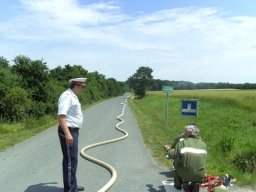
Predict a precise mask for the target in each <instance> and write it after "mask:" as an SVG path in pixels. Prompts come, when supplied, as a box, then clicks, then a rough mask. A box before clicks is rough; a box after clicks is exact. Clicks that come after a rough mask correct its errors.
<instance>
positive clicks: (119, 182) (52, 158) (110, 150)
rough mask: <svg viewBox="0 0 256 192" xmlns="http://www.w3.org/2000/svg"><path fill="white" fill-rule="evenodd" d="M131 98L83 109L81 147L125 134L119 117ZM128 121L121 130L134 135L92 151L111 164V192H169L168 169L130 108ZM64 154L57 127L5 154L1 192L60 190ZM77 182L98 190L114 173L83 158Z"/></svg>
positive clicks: (1, 161) (0, 163) (90, 190)
mask: <svg viewBox="0 0 256 192" xmlns="http://www.w3.org/2000/svg"><path fill="white" fill-rule="evenodd" d="M125 99H126V96H121V97H117V98H114V99H110V100H107V101H105V102H103V103H100V104H97V105H95V106H93V107H90V108H88V109H87V110H85V111H84V117H85V121H84V127H83V129H82V130H81V131H80V140H79V142H80V143H79V148H80V149H82V148H83V147H84V146H87V145H89V144H93V143H97V142H101V141H105V140H109V139H113V138H117V137H120V136H123V133H121V132H119V131H117V130H116V129H115V125H116V124H117V123H118V122H119V121H118V120H117V119H116V117H117V116H118V115H120V114H121V112H122V105H121V104H120V103H121V102H123V101H125ZM122 119H123V120H124V123H123V124H122V125H120V126H119V127H120V128H122V129H124V130H125V131H127V132H128V134H129V136H128V137H127V138H126V139H125V140H121V141H119V142H115V143H111V144H107V145H103V146H99V147H96V148H93V149H90V150H88V151H87V153H88V154H89V155H91V156H93V157H95V158H98V159H100V160H102V161H104V162H106V163H108V164H110V165H111V166H113V167H114V168H115V170H116V172H117V179H116V181H115V183H114V184H113V185H112V187H111V188H110V189H109V191H111V192H131V191H134V192H143V191H145V192H164V191H165V190H164V187H163V185H162V180H166V179H167V174H168V173H169V172H168V169H167V168H164V167H159V166H158V165H157V164H156V163H155V162H154V160H153V158H152V157H151V156H150V153H149V151H148V150H147V149H146V147H145V146H144V144H143V141H142V139H141V133H140V131H139V129H138V127H137V124H136V121H135V118H134V116H133V114H132V112H131V111H130V109H129V106H128V105H126V107H125V110H124V115H123V116H122ZM61 160H62V157H61V151H60V146H59V141H58V137H57V126H54V127H52V128H49V129H48V130H46V131H44V132H43V133H41V134H39V135H37V136H34V137H32V138H31V139H28V140H26V141H24V142H22V143H20V144H18V145H16V146H14V147H13V148H11V149H9V150H7V151H5V152H2V153H0V173H1V174H0V186H1V190H0V191H5V192H23V191H24V192H61V191H62V190H63V189H62V178H61V175H62V171H61ZM77 176H78V182H79V184H80V185H84V186H85V189H86V191H88V192H96V191H98V190H99V189H100V188H101V187H102V186H104V185H105V184H106V183H107V182H108V181H109V179H110V177H111V175H110V173H109V172H108V171H107V170H106V169H105V168H102V167H100V166H99V165H97V164H94V163H92V162H89V161H87V160H84V159H83V158H82V157H80V159H79V166H78V173H77Z"/></svg>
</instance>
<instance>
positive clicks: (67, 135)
mask: <svg viewBox="0 0 256 192" xmlns="http://www.w3.org/2000/svg"><path fill="white" fill-rule="evenodd" d="M65 138H66V143H67V144H68V145H71V144H72V143H73V136H72V135H71V133H70V132H69V131H68V132H67V133H66V134H65Z"/></svg>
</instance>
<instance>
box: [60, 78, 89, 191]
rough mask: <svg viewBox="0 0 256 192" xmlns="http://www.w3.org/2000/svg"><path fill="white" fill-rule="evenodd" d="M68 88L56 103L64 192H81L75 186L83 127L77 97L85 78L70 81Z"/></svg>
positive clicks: (79, 187) (79, 188)
mask: <svg viewBox="0 0 256 192" xmlns="http://www.w3.org/2000/svg"><path fill="white" fill-rule="evenodd" d="M69 82H70V88H69V89H67V90H66V91H65V92H63V93H62V94H61V96H60V98H59V101H58V122H59V126H58V135H59V139H60V145H61V150H62V154H63V161H62V170H63V184H64V192H78V191H83V190H84V187H82V186H77V180H76V170H77V164H78V136H79V130H80V128H82V125H83V113H82V109H81V104H80V102H79V100H78V97H77V96H78V95H79V94H81V93H82V92H83V91H84V88H85V82H86V78H75V79H70V80H69Z"/></svg>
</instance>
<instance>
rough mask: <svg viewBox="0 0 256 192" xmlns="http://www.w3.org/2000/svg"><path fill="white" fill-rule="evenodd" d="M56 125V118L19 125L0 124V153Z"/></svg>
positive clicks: (46, 117) (43, 118) (47, 117)
mask: <svg viewBox="0 0 256 192" xmlns="http://www.w3.org/2000/svg"><path fill="white" fill-rule="evenodd" d="M56 124H57V121H56V118H54V117H51V116H45V117H42V118H40V119H26V120H25V121H23V122H20V123H12V124H7V123H1V124H0V141H1V142H0V152H1V151H4V150H6V149H8V148H10V147H12V146H14V145H16V144H17V143H20V142H22V141H24V140H25V139H28V138H30V137H32V136H34V135H36V134H38V133H40V132H42V131H43V130H45V129H47V128H49V127H51V126H54V125H56Z"/></svg>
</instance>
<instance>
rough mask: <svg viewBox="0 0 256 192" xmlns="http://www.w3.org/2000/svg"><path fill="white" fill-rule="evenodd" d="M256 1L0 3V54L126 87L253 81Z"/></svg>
mask: <svg viewBox="0 0 256 192" xmlns="http://www.w3.org/2000/svg"><path fill="white" fill-rule="evenodd" d="M255 7H256V1H255V0H0V13H1V14H0V56H2V57H4V58H6V59H7V60H8V61H10V64H13V60H14V58H15V57H16V56H18V55H24V56H27V57H29V58H31V59H32V60H38V59H39V60H40V59H42V60H43V61H44V62H46V63H47V66H48V68H49V69H54V68H56V67H58V66H61V67H64V66H65V65H67V64H70V65H81V66H82V67H83V68H84V69H86V70H88V72H95V71H97V72H99V73H100V74H102V75H104V76H105V77H106V78H114V79H116V80H117V81H126V80H127V79H128V78H129V77H131V76H132V75H133V74H134V73H136V71H137V70H138V69H139V67H150V68H151V69H152V70H153V73H152V75H153V78H154V79H161V80H170V81H172V80H174V81H190V82H193V83H199V82H213V83H218V82H225V83H255V82H256V75H255V72H256V11H255Z"/></svg>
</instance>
